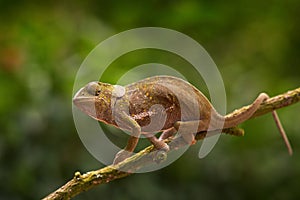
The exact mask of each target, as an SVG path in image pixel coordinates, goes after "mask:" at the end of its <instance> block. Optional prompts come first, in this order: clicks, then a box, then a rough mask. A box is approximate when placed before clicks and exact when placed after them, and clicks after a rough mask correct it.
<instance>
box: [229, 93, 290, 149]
mask: <svg viewBox="0 0 300 200" xmlns="http://www.w3.org/2000/svg"><path fill="white" fill-rule="evenodd" d="M268 98H269V96H268V95H267V94H266V93H261V94H260V95H259V96H258V97H257V98H256V99H255V101H254V102H253V103H252V104H251V105H249V106H245V107H244V108H242V111H241V110H239V111H238V112H236V111H234V112H232V113H230V114H229V115H226V116H225V121H224V128H231V127H235V126H237V125H238V124H240V123H242V122H244V121H246V120H248V119H249V118H250V117H251V116H252V115H253V114H254V113H255V112H256V111H257V109H258V108H259V106H260V104H261V103H263V102H264V101H265V100H266V99H268ZM272 115H273V118H274V120H275V123H276V126H277V128H278V130H279V132H280V134H281V136H282V138H283V140H284V143H285V145H286V147H287V149H288V151H289V154H290V155H292V154H293V149H292V147H291V144H290V142H289V139H288V137H287V135H286V133H285V131H284V129H283V127H282V125H281V122H280V120H279V117H278V115H277V112H276V111H275V110H273V111H272Z"/></svg>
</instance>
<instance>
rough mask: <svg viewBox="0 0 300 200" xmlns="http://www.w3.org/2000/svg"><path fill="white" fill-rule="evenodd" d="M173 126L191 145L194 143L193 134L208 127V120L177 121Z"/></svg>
mask: <svg viewBox="0 0 300 200" xmlns="http://www.w3.org/2000/svg"><path fill="white" fill-rule="evenodd" d="M174 128H175V129H176V130H177V131H179V133H180V134H181V136H182V137H183V139H184V140H185V142H187V143H188V144H190V145H192V144H195V143H196V140H195V135H196V133H197V132H201V131H205V130H207V128H208V121H206V120H195V121H185V122H183V121H178V122H176V123H175V124H174Z"/></svg>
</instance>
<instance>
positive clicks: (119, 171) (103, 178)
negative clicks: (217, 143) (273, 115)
mask: <svg viewBox="0 0 300 200" xmlns="http://www.w3.org/2000/svg"><path fill="white" fill-rule="evenodd" d="M299 101H300V88H297V89H295V90H292V91H289V92H287V93H284V94H281V95H278V96H275V97H272V98H270V99H268V100H267V101H265V102H264V103H263V104H261V106H260V108H259V109H258V110H257V111H256V112H255V113H254V114H253V116H252V117H251V118H254V117H257V116H260V115H264V114H266V113H269V112H272V111H273V110H276V109H279V108H282V107H286V106H290V105H292V104H295V103H297V102H299ZM246 108H247V106H245V107H243V108H241V109H238V110H236V111H234V112H233V113H232V114H236V113H239V112H243V110H244V109H246ZM222 132H224V133H228V134H231V135H243V134H244V132H243V130H241V129H239V128H236V127H233V128H229V129H224V130H222ZM206 134H207V133H206V132H203V133H201V134H197V135H196V140H202V139H204V138H205V136H206ZM166 142H169V144H170V150H174V149H178V148H180V147H182V146H184V145H186V144H185V142H184V141H183V140H182V139H181V137H177V138H174V139H169V140H168V141H166ZM153 150H154V147H153V146H152V145H151V146H149V147H147V148H145V149H144V150H142V151H140V152H138V153H136V154H135V155H134V156H131V157H130V158H128V159H126V160H124V161H123V162H120V163H119V164H118V165H114V166H112V165H111V166H107V167H104V168H102V169H99V170H95V171H90V172H87V173H85V174H80V172H76V173H75V175H74V177H73V179H71V180H70V181H69V182H67V183H66V184H65V185H63V186H62V187H60V188H59V189H57V190H56V191H54V192H53V193H51V194H49V195H48V196H47V197H45V198H44V200H50V199H51V200H54V199H71V198H72V197H74V196H76V195H78V194H79V193H81V192H83V191H87V190H89V189H91V188H93V187H95V186H96V185H99V184H104V183H109V182H111V181H113V180H116V179H119V178H123V177H126V176H129V175H130V174H131V173H133V172H135V171H137V170H139V169H141V168H142V167H143V166H146V165H147V164H149V163H153V153H154V152H153ZM130 172H131V173H130Z"/></svg>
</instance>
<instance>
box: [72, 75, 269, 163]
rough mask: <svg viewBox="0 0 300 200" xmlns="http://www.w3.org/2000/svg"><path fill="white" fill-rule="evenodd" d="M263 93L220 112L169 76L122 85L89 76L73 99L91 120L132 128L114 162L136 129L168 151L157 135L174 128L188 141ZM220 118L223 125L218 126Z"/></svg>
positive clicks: (227, 123) (231, 122)
mask: <svg viewBox="0 0 300 200" xmlns="http://www.w3.org/2000/svg"><path fill="white" fill-rule="evenodd" d="M267 98H268V96H267V95H266V94H264V93H262V94H260V95H259V97H258V98H257V99H256V100H255V101H254V103H253V104H251V105H250V106H249V107H248V108H247V109H245V111H244V112H242V113H240V114H238V115H230V117H229V115H227V116H222V115H220V114H218V113H217V111H216V110H215V109H214V108H213V106H212V105H211V103H210V102H209V101H208V99H207V98H206V97H205V96H204V95H203V94H202V93H201V92H200V91H199V90H198V89H197V88H195V87H194V86H193V85H191V84H190V83H188V82H186V81H184V80H182V79H179V78H175V77H171V76H154V77H150V78H147V79H144V80H141V81H138V82H135V83H132V84H129V85H127V86H124V87H123V86H119V85H111V84H107V83H101V82H91V83H89V84H88V85H86V86H85V87H83V88H81V89H80V90H79V91H78V92H77V94H76V95H75V97H74V100H73V101H74V104H75V105H76V106H77V107H78V108H79V109H81V110H82V111H83V112H85V113H86V114H88V115H90V116H91V117H93V118H95V119H96V120H99V121H102V122H104V123H107V124H111V125H114V126H116V127H118V128H121V129H125V130H129V131H131V133H132V135H131V137H130V139H129V141H128V144H127V146H126V147H125V150H123V151H121V152H119V153H118V154H117V156H116V159H115V161H114V162H115V163H118V162H120V161H122V160H123V159H125V158H126V157H128V156H129V153H128V152H132V151H133V150H134V149H135V147H136V144H137V142H138V139H139V136H140V134H144V135H146V136H147V137H148V138H149V140H150V141H151V142H152V143H153V144H154V146H155V147H156V148H158V149H163V150H165V151H167V150H168V149H169V148H168V145H167V144H165V143H164V142H163V141H162V140H163V139H165V138H167V137H169V136H170V135H173V134H174V133H175V132H176V131H177V130H178V129H179V128H180V129H181V128H182V130H183V132H186V134H185V137H184V138H185V139H186V140H187V142H189V143H190V142H192V141H193V136H194V135H193V134H195V133H197V132H202V131H206V130H207V129H208V128H210V129H214V128H216V129H217V128H218V129H222V128H230V127H234V126H236V125H238V124H240V123H242V122H243V121H245V120H247V119H248V118H250V117H251V115H252V114H253V113H254V112H255V111H256V110H257V108H258V107H259V105H260V104H261V103H262V102H263V101H264V100H265V99H267ZM154 122H155V124H153V123H154ZM223 123H224V124H223ZM220 124H221V125H223V126H222V127H219V126H220ZM160 131H163V134H162V136H161V137H160V139H157V138H156V137H155V136H153V134H152V133H155V132H160Z"/></svg>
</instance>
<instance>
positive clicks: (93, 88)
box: [86, 82, 101, 96]
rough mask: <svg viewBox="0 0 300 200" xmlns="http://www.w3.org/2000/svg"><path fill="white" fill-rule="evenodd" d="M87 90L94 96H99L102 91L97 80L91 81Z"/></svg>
mask: <svg viewBox="0 0 300 200" xmlns="http://www.w3.org/2000/svg"><path fill="white" fill-rule="evenodd" d="M86 90H87V92H88V93H89V94H91V95H93V96H98V95H99V94H100V92H101V90H100V86H99V85H98V83H97V82H91V83H89V84H88V85H87V86H86Z"/></svg>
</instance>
